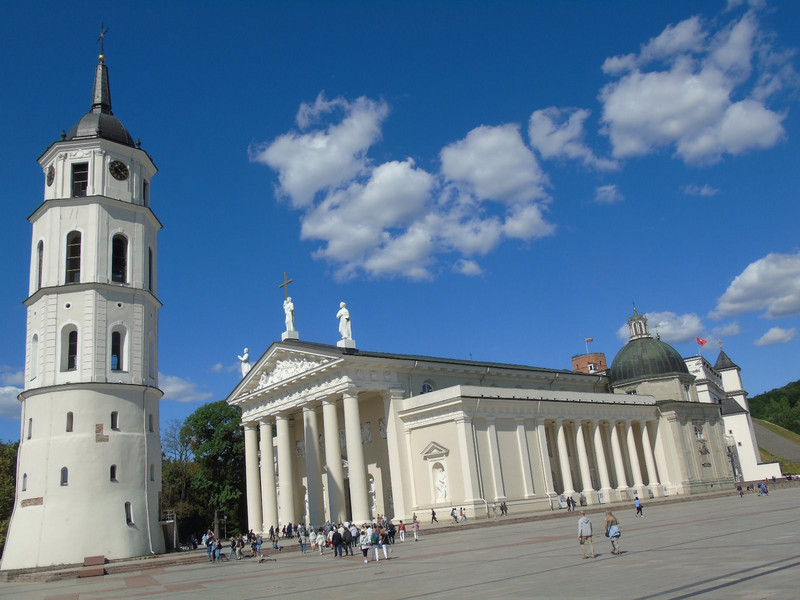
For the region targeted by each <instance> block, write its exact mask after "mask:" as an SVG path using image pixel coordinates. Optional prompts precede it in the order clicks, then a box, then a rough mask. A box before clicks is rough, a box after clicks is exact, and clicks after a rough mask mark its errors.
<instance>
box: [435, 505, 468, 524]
mask: <svg viewBox="0 0 800 600" xmlns="http://www.w3.org/2000/svg"><path fill="white" fill-rule="evenodd" d="M450 518H451V519H453V523H456V524H457V523H464V522H465V521H466V520H467V513H466V512H464V508H463V507H462V508H459V509H458V512H456V509H455V507H453V508H452V509H451V510H450ZM437 523H438V521H437Z"/></svg>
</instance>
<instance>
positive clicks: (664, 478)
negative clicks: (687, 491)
mask: <svg viewBox="0 0 800 600" xmlns="http://www.w3.org/2000/svg"><path fill="white" fill-rule="evenodd" d="M661 427H662V424H661V422H660V421H656V431H655V441H656V447H655V455H656V466H657V468H658V474H659V481H660V483H661V485H660V486H659V487H660V488H661V490H662V492H663V491H664V489H665V488H666V490H667V491H666V493H667V494H668V493H669V491H670V489H671V488H672V483H671V481H670V476H669V468H668V466H667V453H666V450H665V449H664V438H663V432H662V430H661Z"/></svg>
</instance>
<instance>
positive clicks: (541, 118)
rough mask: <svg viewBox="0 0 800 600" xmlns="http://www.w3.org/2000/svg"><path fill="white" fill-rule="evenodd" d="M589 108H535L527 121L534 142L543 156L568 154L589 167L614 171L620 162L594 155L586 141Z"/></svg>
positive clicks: (556, 156)
mask: <svg viewBox="0 0 800 600" xmlns="http://www.w3.org/2000/svg"><path fill="white" fill-rule="evenodd" d="M588 116H589V111H588V110H586V109H561V108H557V107H555V106H551V107H549V108H545V109H542V110H537V111H534V112H533V114H532V115H531V118H530V121H529V123H528V137H529V138H530V141H531V145H532V146H533V147H534V148H535V149H536V150H538V151H539V154H541V155H542V157H543V158H560V157H566V158H571V159H574V160H579V161H581V162H582V163H583V164H584V165H586V166H587V167H590V168H594V169H598V170H601V171H611V170H616V169H618V168H619V163H617V162H616V161H613V160H608V159H605V158H599V157H597V156H595V154H594V152H593V151H592V150H591V149H590V148H589V147H588V146H587V145H586V144H585V143H584V141H583V137H584V126H583V124H584V121H586V119H587V117H588Z"/></svg>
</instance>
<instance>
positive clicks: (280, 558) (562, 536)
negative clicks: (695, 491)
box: [0, 488, 800, 600]
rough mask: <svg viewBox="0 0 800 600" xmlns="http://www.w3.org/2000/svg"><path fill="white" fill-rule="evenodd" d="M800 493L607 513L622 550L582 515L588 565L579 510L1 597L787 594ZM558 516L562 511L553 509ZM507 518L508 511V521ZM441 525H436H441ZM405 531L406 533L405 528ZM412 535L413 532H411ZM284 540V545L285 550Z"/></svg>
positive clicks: (597, 519)
mask: <svg viewBox="0 0 800 600" xmlns="http://www.w3.org/2000/svg"><path fill="white" fill-rule="evenodd" d="M798 509H800V489H798V488H789V489H778V490H775V491H773V492H771V493H770V494H769V496H766V497H759V496H758V495H757V494H755V493H751V494H746V495H745V497H744V498H739V496H738V495H736V494H734V493H732V494H731V495H730V496H725V497H716V498H707V499H697V500H693V501H691V502H682V503H655V502H648V503H647V504H646V506H645V508H644V518H637V517H635V516H634V509H633V507H629V506H625V507H615V508H614V513H615V514H616V516H617V518H619V520H620V524H621V529H622V532H623V537H622V551H623V553H622V555H620V556H614V555H612V554H611V552H610V549H611V548H610V543H609V542H608V540H607V539H606V538H605V537H604V536H603V521H604V516H603V512H602V511H597V512H594V511H590V512H589V517H590V518H591V520H592V524H593V526H594V530H595V532H596V534H595V538H594V542H595V550H596V552H597V554H598V555H597V558H595V559H588V560H584V559H583V558H582V554H581V548H580V546H579V545H578V540H577V521H578V514H577V513H575V514H573V513H565V514H563V516H562V515H559V516H558V517H557V518H551V519H544V520H536V521H527V522H509V521H503V520H502V519H498V520H497V521H492V522H489V523H484V524H483V525H482V526H480V527H470V528H463V527H461V528H460V527H450V528H448V530H447V531H443V532H438V533H436V534H432V533H430V530H429V527H428V526H427V523H426V522H425V519H424V518H423V529H422V532H421V541H420V542H419V543H414V542H413V541H409V540H408V538H407V541H406V542H405V543H404V544H400V543H397V544H395V545H394V546H393V547H392V553H391V555H390V560H381V561H380V562H378V563H376V562H370V563H369V564H366V565H365V564H364V562H363V559H362V558H361V556H360V553H357V554H356V556H355V557H347V558H333V557H332V554H331V553H330V551H327V552H326V554H325V556H319V555H318V554H317V553H313V554H306V555H302V554H299V553H298V552H291V553H290V552H282V553H281V554H279V555H277V561H276V562H266V563H263V564H259V563H258V562H257V561H255V560H242V561H239V562H230V563H228V562H226V563H222V564H209V563H200V564H193V565H183V566H179V565H171V566H164V567H160V568H156V569H148V570H143V571H138V572H132V573H126V574H118V575H107V576H105V577H102V578H94V579H82V580H80V579H71V580H65V581H60V582H50V583H6V584H0V597H8V598H12V597H13V598H24V599H28V598H30V599H36V600H38V599H42V600H96V599H104V600H105V599H113V598H152V599H160V598H165V599H166V598H169V599H170V600H180V599H196V598H199V597H203V598H215V599H216V598H224V599H231V600H232V599H236V600H244V599H251V598H252V599H255V598H293V599H297V598H312V597H313V598H329V597H334V598H380V599H381V600H388V599H392V598H559V599H561V600H564V599H571V598H614V599H626V598H631V599H639V600H677V599H682V598H725V599H726V600H732V599H737V598H747V599H752V598H796V597H797V596H798V591H797V588H798V581H800V578H799V577H798V576H799V575H800V568H798V567H800V543H799V542H800V540H798V530H799V529H800V511H799V510H798ZM561 512H562V513H563V511H561ZM512 518H513V515H512ZM442 521H443V522H444V521H445V519H442ZM409 534H410V532H409ZM409 537H412V536H410V535H409ZM288 543H290V541H288V540H287V544H288Z"/></svg>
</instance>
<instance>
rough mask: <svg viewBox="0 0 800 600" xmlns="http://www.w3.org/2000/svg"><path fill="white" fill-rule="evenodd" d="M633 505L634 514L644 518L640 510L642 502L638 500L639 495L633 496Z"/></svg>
mask: <svg viewBox="0 0 800 600" xmlns="http://www.w3.org/2000/svg"><path fill="white" fill-rule="evenodd" d="M633 505H634V506H635V507H636V516H637V517H642V518H644V513H643V512H642V508H643V506H642V503H641V501H640V500H639V496H635V497H634V498H633Z"/></svg>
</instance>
